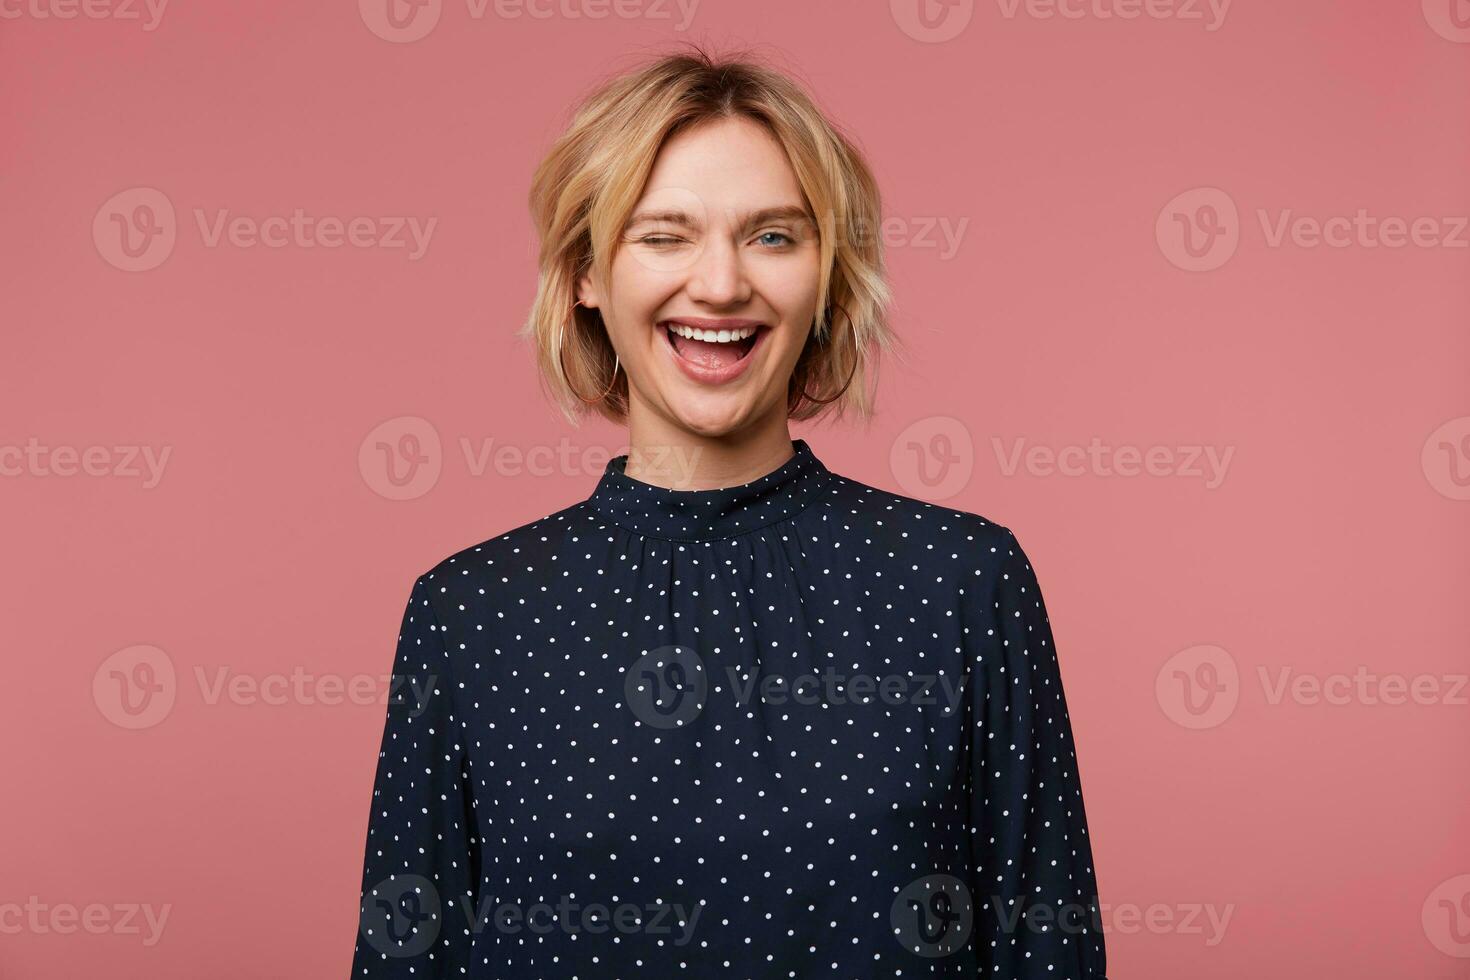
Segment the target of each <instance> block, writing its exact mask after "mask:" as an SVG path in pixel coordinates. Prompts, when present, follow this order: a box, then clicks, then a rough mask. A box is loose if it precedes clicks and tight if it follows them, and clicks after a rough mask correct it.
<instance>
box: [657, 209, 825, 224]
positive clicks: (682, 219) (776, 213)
mask: <svg viewBox="0 0 1470 980" xmlns="http://www.w3.org/2000/svg"><path fill="white" fill-rule="evenodd" d="M737 217H739V218H740V227H741V228H750V227H753V226H755V225H763V224H765V223H766V222H768V221H804V222H810V221H812V216H811V213H810V212H809V211H807V209H806V208H804V207H799V206H797V205H795V204H787V205H782V206H780V207H772V208H761V209H759V210H757V211H749V212H746V213H745V214H744V215H743V216H737ZM645 221H660V222H665V223H667V224H672V225H683V226H685V227H686V228H692V227H694V224H695V222H694V219H693V218H691V217H690V216H689V213H688V212H687V211H682V210H680V209H679V208H650V209H647V210H643V211H637V212H634V214H633V216H632V217H630V218H629V219H628V225H629V227H631V226H633V225H636V224H641V223H643V222H645Z"/></svg>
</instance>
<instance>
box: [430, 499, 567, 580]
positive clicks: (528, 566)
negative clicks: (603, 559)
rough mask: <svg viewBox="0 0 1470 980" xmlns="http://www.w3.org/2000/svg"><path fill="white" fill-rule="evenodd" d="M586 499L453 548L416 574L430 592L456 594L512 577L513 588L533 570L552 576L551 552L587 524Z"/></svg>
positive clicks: (554, 553) (529, 577) (532, 576)
mask: <svg viewBox="0 0 1470 980" xmlns="http://www.w3.org/2000/svg"><path fill="white" fill-rule="evenodd" d="M590 517H591V515H590V513H589V512H588V509H587V506H586V501H579V502H577V503H574V504H571V505H569V506H566V507H563V508H562V509H560V510H558V511H555V512H553V513H550V514H547V515H546V516H544V517H538V518H537V519H535V520H533V521H528V522H526V523H523V524H520V525H517V526H515V527H512V528H510V529H509V530H506V531H500V532H498V533H496V534H493V535H492V536H490V537H488V538H485V539H483V540H481V541H477V542H476V543H474V544H471V545H468V546H466V547H463V548H459V549H457V550H455V551H453V552H451V553H449V554H447V555H445V556H444V557H442V558H440V559H439V560H438V561H436V562H434V563H433V564H432V565H431V566H429V568H428V569H427V570H426V571H424V572H423V573H422V574H420V575H419V576H418V578H419V579H420V580H422V581H424V582H426V583H428V584H430V585H431V586H437V588H436V589H435V590H434V591H440V592H450V593H460V592H462V591H463V590H466V589H468V590H469V591H470V592H473V593H474V594H477V595H486V594H488V593H489V592H491V591H492V590H498V587H503V586H504V585H506V584H509V583H511V582H514V583H515V584H516V585H517V587H518V588H521V587H525V586H526V584H527V583H528V582H529V581H530V580H532V579H535V578H536V577H537V575H538V573H539V574H544V575H547V576H549V575H553V574H555V569H554V568H553V565H554V563H555V562H556V556H557V554H558V553H559V551H560V549H561V545H562V542H563V541H564V540H566V537H567V535H568V534H569V533H571V534H578V533H582V532H583V531H585V530H587V529H589V528H590V527H592V524H591V523H590V521H589V518H590Z"/></svg>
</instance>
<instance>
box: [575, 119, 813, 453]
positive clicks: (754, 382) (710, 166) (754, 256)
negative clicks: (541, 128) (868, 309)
mask: <svg viewBox="0 0 1470 980" xmlns="http://www.w3.org/2000/svg"><path fill="white" fill-rule="evenodd" d="M820 259H821V251H820V248H819V243H818V238H817V229H816V227H815V225H814V224H813V222H812V219H811V216H810V213H809V211H808V209H807V207H806V205H805V199H804V198H803V196H802V193H801V189H800V185H799V184H798V183H797V180H796V175H795V174H794V173H793V172H792V170H791V165H790V164H789V163H788V162H787V160H786V155H785V152H784V151H783V150H782V149H781V145H780V144H779V143H777V142H776V141H775V139H774V138H772V137H771V136H770V135H769V134H768V133H767V132H766V131H765V130H764V129H763V128H762V127H761V126H760V125H759V124H758V123H755V122H753V121H751V120H749V119H746V118H743V117H736V118H731V119H721V120H718V121H712V122H708V123H704V124H701V125H699V126H696V127H695V128H693V129H689V130H686V131H684V132H681V133H679V134H678V135H676V136H675V137H673V138H672V139H670V140H669V141H668V142H667V143H665V144H664V146H663V148H662V149H661V150H660V152H659V155H658V158H657V159H656V161H655V162H654V166H653V171H652V173H651V174H650V175H649V178H648V183H647V185H646V186H645V188H644V192H643V196H642V198H641V199H640V200H639V202H638V205H637V207H635V208H634V209H633V214H632V216H631V218H630V220H629V222H628V224H627V225H626V226H625V228H624V231H623V235H622V238H621V239H620V242H619V245H618V250H617V252H616V254H615V255H614V257H613V261H612V269H611V274H610V278H611V282H610V283H609V291H608V293H607V295H601V294H600V293H599V292H598V290H597V289H596V286H595V284H594V283H593V282H592V281H591V279H590V277H584V278H583V279H582V280H581V282H580V283H579V298H580V299H581V300H582V302H583V304H584V305H585V306H588V307H590V308H593V309H598V310H600V311H601V313H602V319H603V322H604V323H605V324H606V325H607V329H608V334H609V337H610V338H611V340H612V343H613V347H614V348H615V349H616V350H617V353H618V359H619V361H620V362H621V363H622V366H623V369H624V370H625V371H627V374H628V380H629V402H630V405H629V416H630V419H629V420H630V423H631V424H632V425H634V426H635V427H636V426H639V425H641V424H644V421H645V420H646V421H647V422H648V423H649V424H651V425H658V423H655V422H654V421H653V419H652V418H649V416H650V415H653V416H657V417H658V418H659V419H661V420H662V423H663V425H671V426H673V427H675V428H678V429H682V430H685V431H688V432H692V433H697V434H699V435H701V436H705V437H718V436H723V435H727V434H729V433H732V432H737V431H740V430H743V429H745V428H747V427H749V426H754V425H758V424H763V423H764V424H772V425H775V424H778V422H779V424H780V425H781V426H782V427H784V426H785V424H786V398H787V384H788V382H789V380H790V378H791V373H792V370H793V369H794V368H795V365H796V361H797V358H798V357H799V356H800V354H801V351H802V348H803V347H804V346H805V344H806V341H807V336H808V334H809V333H810V332H811V327H812V320H813V318H814V317H815V316H816V312H817V301H818V295H817V291H818V285H819V283H818V279H819V276H820V268H819V263H820ZM660 427H662V426H660Z"/></svg>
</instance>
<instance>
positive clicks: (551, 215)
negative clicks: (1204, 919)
mask: <svg viewBox="0 0 1470 980" xmlns="http://www.w3.org/2000/svg"><path fill="white" fill-rule="evenodd" d="M531 204H532V211H533V214H534V218H535V225H536V229H537V232H538V233H539V235H540V239H541V243H542V249H541V255H540V268H541V275H540V288H539V291H538V293H537V296H536V301H535V305H534V308H533V309H532V311H531V315H530V318H529V322H528V324H527V326H526V334H527V336H528V337H529V338H530V339H531V341H532V342H533V343H534V347H535V350H536V352H537V357H538V361H539V365H540V372H541V376H542V378H543V379H544V380H545V382H546V384H547V386H548V387H549V390H550V393H551V395H552V396H553V398H554V399H555V400H556V401H557V402H559V403H560V404H561V405H562V406H563V407H564V408H565V409H566V410H567V412H568V415H569V417H570V418H571V419H572V420H573V421H576V420H578V419H579V418H580V416H581V413H585V412H592V411H596V412H600V413H601V414H603V415H604V416H606V417H608V418H610V419H613V420H616V421H617V422H618V423H620V424H625V425H626V426H627V429H628V446H629V451H628V453H627V454H625V455H622V456H618V457H617V458H615V459H613V460H612V461H611V462H609V463H608V464H607V467H606V470H605V472H604V473H603V474H602V476H601V478H600V480H599V481H597V483H596V485H595V486H592V487H590V488H589V489H590V493H589V495H588V496H587V497H586V499H584V500H581V501H579V502H577V503H573V504H571V505H570V506H568V507H566V508H564V509H561V510H558V511H556V512H555V513H552V514H550V515H548V516H546V517H544V518H542V519H540V520H538V521H535V522H534V523H531V524H528V525H526V526H523V527H520V528H516V529H514V530H511V531H508V532H506V533H504V534H502V535H500V536H498V537H495V538H492V539H490V540H488V541H485V542H483V543H481V544H478V545H475V546H474V547H471V548H467V549H465V550H464V551H461V552H459V553H457V554H454V555H452V556H449V557H447V558H445V559H444V560H443V561H441V562H439V563H438V564H437V565H435V566H434V567H433V568H432V569H430V570H428V571H426V572H425V573H424V574H422V575H421V576H419V577H418V578H417V580H416V581H415V583H414V585H413V588H412V594H411V597H410V599H409V602H408V607H407V610H406V611H405V614H404V617H403V624H402V631H401V634H400V637H399V643H398V650H397V655H396V659H395V664H394V667H395V680H396V686H395V691H396V696H395V697H394V698H393V699H392V703H391V704H390V707H389V710H388V718H387V723H386V727H385V730H384V733H383V740H382V753H381V755H380V757H379V762H378V769H377V783H376V788H375V790H374V794H373V802H372V810H371V819H370V824H369V829H368V838H367V846H366V860H365V866H364V873H363V890H362V908H361V911H362V920H361V929H360V931H359V935H358V937H357V946H356V953H355V957H354V962H353V976H354V977H368V978H389V977H395V978H398V977H401V978H408V977H413V978H418V980H423V978H431V977H433V978H438V977H444V978H448V977H481V978H487V980H488V978H496V980H525V978H558V980H571V978H583V980H585V978H599V980H635V978H639V980H641V978H650V977H651V978H657V980H664V978H673V977H691V978H698V980H713V978H720V977H728V978H731V980H737V978H738V980H749V978H772V980H774V978H822V980H828V978H843V980H859V978H861V980H868V978H879V977H882V978H892V977H917V976H953V977H976V978H980V977H984V978H1000V980H1006V978H1043V977H1044V978H1047V980H1102V978H1103V977H1104V974H1105V960H1104V948H1103V936H1102V933H1101V929H1100V927H1099V923H1098V921H1097V914H1098V897H1097V885H1096V878H1095V875H1094V871H1093V865H1092V849H1091V844H1090V841H1089V839H1088V835H1087V824H1086V818H1085V815H1084V809H1083V805H1082V795H1081V784H1080V777H1079V773H1078V770H1077V764H1076V757H1075V754H1074V747H1073V740H1072V732H1071V728H1070V723H1069V721H1068V716H1067V706H1066V701H1065V699H1064V697H1063V692H1062V684H1061V677H1060V673H1059V668H1058V662H1057V656H1056V651H1055V650H1054V649H1053V646H1052V636H1051V631H1050V628H1049V626H1048V622H1047V614H1046V608H1045V606H1044V604H1043V602H1042V597H1041V592H1040V590H1039V588H1038V586H1037V581H1036V576H1035V574H1034V573H1033V570H1032V567H1031V565H1030V564H1029V562H1028V560H1027V557H1026V554H1025V552H1023V551H1022V550H1021V546H1020V544H1019V543H1017V540H1016V538H1015V536H1014V535H1013V534H1012V533H1011V531H1009V530H1008V529H1007V528H1005V527H1004V526H1002V525H999V524H996V523H994V522H992V521H990V520H987V519H985V518H983V517H980V516H977V515H975V514H970V513H965V512H963V511H958V510H952V509H947V508H944V507H939V506H935V505H932V504H928V503H925V502H922V501H919V500H915V499H911V498H907V497H903V496H899V495H896V494H893V493H889V492H886V491H883V490H879V489H877V488H874V487H871V486H866V485H864V484H862V483H860V482H858V481H857V480H854V479H851V478H849V477H845V476H842V475H840V474H838V473H836V472H834V471H832V470H830V469H829V468H828V467H827V466H825V465H824V464H823V462H822V460H821V459H820V458H819V457H818V455H817V453H816V451H815V450H814V449H813V447H812V446H811V445H809V444H808V443H807V442H806V441H805V440H803V439H793V438H792V436H791V434H790V430H789V424H790V422H791V421H792V420H799V419H808V418H814V417H816V416H819V415H822V414H824V413H831V414H832V415H834V416H837V415H841V414H842V413H843V411H844V410H847V409H851V410H852V411H853V412H854V413H856V414H859V415H862V416H866V415H867V414H868V413H869V411H870V408H871V404H872V384H873V378H874V370H875V368H876V366H877V362H878V358H879V356H880V355H881V354H882V353H883V352H884V351H885V350H890V349H893V348H894V346H895V345H894V339H893V337H892V335H891V333H890V329H889V327H888V325H887V323H886V321H885V309H886V307H887V302H888V289H887V286H886V284H885V279H884V270H883V262H882V256H881V253H880V243H879V241H878V240H877V237H876V236H875V235H874V234H873V230H874V229H876V228H877V226H878V221H879V216H880V207H879V195H878V190H877V187H876V185H875V183H874V180H873V177H872V175H871V173H870V172H869V169H868V167H867V165H866V164H865V163H864V161H863V159H862V157H861V156H860V155H859V153H858V151H857V150H856V149H855V147H854V145H853V144H852V143H851V142H850V141H849V140H848V139H846V138H845V137H844V136H843V135H842V134H841V133H840V132H839V130H838V129H837V128H836V127H835V126H834V125H833V124H832V123H831V122H829V121H828V120H827V119H826V118H824V116H823V114H822V113H821V112H820V111H819V110H818V108H817V107H816V105H815V104H814V102H813V100H812V99H811V97H810V96H809V95H808V94H807V93H806V92H804V91H803V90H802V88H801V87H800V86H799V85H797V84H796V83H795V82H794V81H792V80H791V79H790V78H788V77H786V76H785V75H783V74H782V73H780V72H778V71H776V70H774V69H771V68H769V67H765V66H762V65H761V64H758V63H755V62H752V61H749V60H744V59H741V58H717V57H712V56H710V55H707V54H705V53H704V52H702V51H699V50H697V49H696V50H694V51H692V52H690V53H678V54H673V55H669V56H666V57H662V58H660V59H659V60H657V61H654V62H652V63H650V64H646V65H644V66H642V67H641V68H639V69H638V70H635V71H633V72H630V73H628V74H625V75H622V76H620V77H617V78H615V79H613V80H612V81H610V82H608V83H606V84H605V85H604V86H603V87H602V88H600V89H599V90H598V91H596V92H595V93H594V94H593V95H591V96H590V97H589V98H588V99H587V101H586V102H585V103H584V104H583V105H582V106H581V107H580V108H579V109H578V111H577V112H576V114H575V117H574V119H573V120H572V122H571V125H570V127H569V129H568V130H567V131H566V133H565V134H564V135H562V136H561V138H560V139H559V140H558V141H557V142H556V144H555V146H553V147H552V149H551V151H550V153H549V154H548V156H547V157H546V159H545V160H544V162H543V163H542V164H541V166H540V167H539V169H538V170H537V172H536V174H535V180H534V186H533V190H532V194H531Z"/></svg>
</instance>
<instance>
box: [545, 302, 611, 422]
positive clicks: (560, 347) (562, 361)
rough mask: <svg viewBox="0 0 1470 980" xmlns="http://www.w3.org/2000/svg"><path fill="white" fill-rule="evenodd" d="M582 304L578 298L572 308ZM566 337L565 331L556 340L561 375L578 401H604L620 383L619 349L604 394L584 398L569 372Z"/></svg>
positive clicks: (588, 403) (585, 402) (587, 402)
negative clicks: (610, 378)
mask: <svg viewBox="0 0 1470 980" xmlns="http://www.w3.org/2000/svg"><path fill="white" fill-rule="evenodd" d="M581 305H582V301H581V300H577V301H576V302H575V303H573V304H572V306H571V309H572V310H575V309H576V308H577V307H579V306H581ZM574 315H575V314H573V313H571V312H570V311H568V316H574ZM564 339H565V333H563V334H562V335H561V336H559V337H558V338H557V342H556V362H557V365H558V366H560V367H561V377H562V380H563V381H565V382H566V384H567V387H568V388H570V389H571V392H572V394H574V395H576V396H577V400H578V401H580V402H582V403H583V404H586V405H596V404H597V403H598V402H600V401H602V400H603V399H604V398H606V397H607V396H608V395H609V394H611V393H612V390H613V388H614V387H616V386H617V383H618V369H619V368H620V367H621V366H622V364H621V362H620V361H619V360H618V352H617V350H614V351H613V371H612V380H611V381H609V382H608V385H607V388H605V389H604V390H603V392H602V394H600V395H598V396H597V397H596V398H590V399H589V398H584V397H582V393H581V392H580V391H578V390H577V386H576V385H574V384H572V378H571V375H569V374H567V362H566V345H565V343H564V342H563V341H564Z"/></svg>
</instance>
